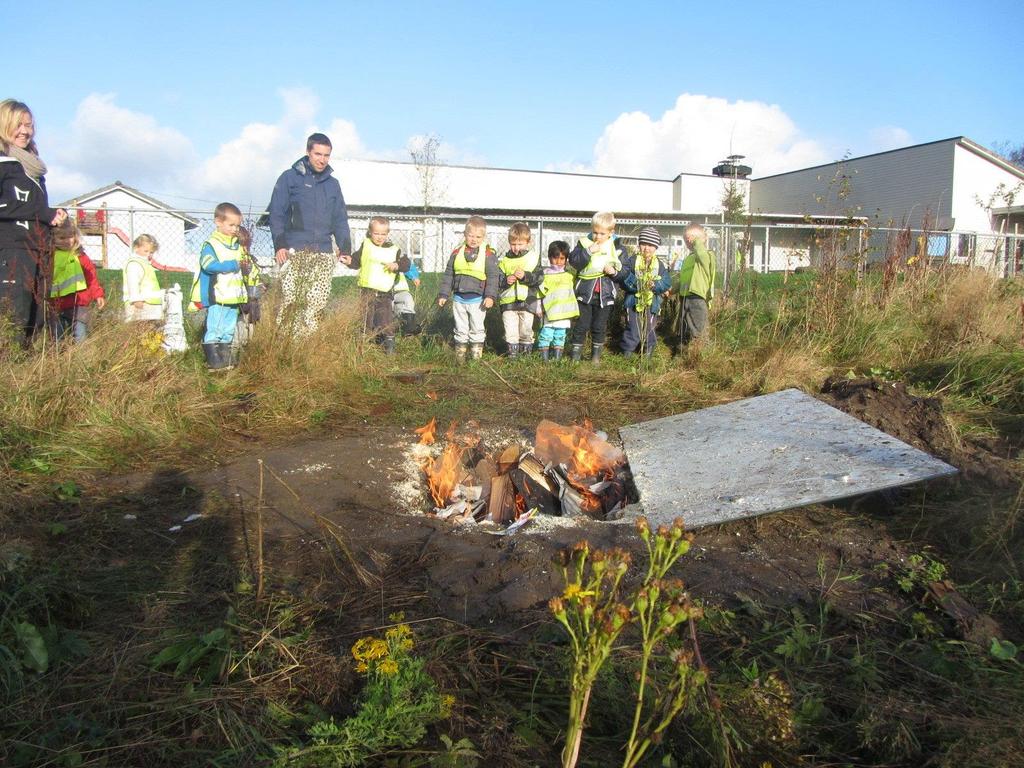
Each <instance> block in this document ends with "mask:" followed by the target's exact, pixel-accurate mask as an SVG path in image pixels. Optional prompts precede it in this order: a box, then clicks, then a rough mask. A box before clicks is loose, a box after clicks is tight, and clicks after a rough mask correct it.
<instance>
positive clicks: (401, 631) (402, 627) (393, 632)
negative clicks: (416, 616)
mask: <svg viewBox="0 0 1024 768" xmlns="http://www.w3.org/2000/svg"><path fill="white" fill-rule="evenodd" d="M411 634H412V630H411V629H409V625H408V624H399V625H398V626H397V627H392V628H391V629H389V630H388V631H387V632H385V633H384V636H385V637H386V638H387V639H388V640H401V639H402V638H404V637H408V636H409V635H411Z"/></svg>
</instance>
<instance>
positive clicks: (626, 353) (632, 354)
mask: <svg viewBox="0 0 1024 768" xmlns="http://www.w3.org/2000/svg"><path fill="white" fill-rule="evenodd" d="M635 355H636V352H631V351H626V352H623V353H622V356H623V357H624V358H626V359H627V360H628V359H629V358H631V357H633V356H635Z"/></svg>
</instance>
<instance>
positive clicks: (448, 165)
mask: <svg viewBox="0 0 1024 768" xmlns="http://www.w3.org/2000/svg"><path fill="white" fill-rule="evenodd" d="M348 161H351V162H357V163H382V164H386V165H408V166H413V167H415V166H417V165H420V164H419V163H413V162H410V161H408V160H377V159H373V158H360V157H346V158H343V159H342V160H340V161H336V162H337V163H338V164H339V165H340V164H341V163H342V162H348ZM427 165H432V166H435V167H437V168H463V169H466V170H471V171H502V172H506V173H544V174H548V175H551V176H585V177H588V178H592V179H627V180H629V181H661V182H670V181H672V179H664V178H661V179H656V178H653V177H651V176H619V175H616V174H604V173H587V172H584V171H548V170H537V169H535V168H499V167H497V166H494V165H460V164H458V163H445V162H436V163H429V164H427ZM710 175H711V174H705V173H679V174H676V176H675V178H679V177H680V176H710Z"/></svg>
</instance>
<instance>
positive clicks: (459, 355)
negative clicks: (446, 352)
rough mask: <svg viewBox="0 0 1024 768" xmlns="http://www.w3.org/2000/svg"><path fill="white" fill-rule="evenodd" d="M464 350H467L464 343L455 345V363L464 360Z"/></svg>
mask: <svg viewBox="0 0 1024 768" xmlns="http://www.w3.org/2000/svg"><path fill="white" fill-rule="evenodd" d="M466 350H467V346H466V345H465V344H456V345H455V362H457V363H464V362H466Z"/></svg>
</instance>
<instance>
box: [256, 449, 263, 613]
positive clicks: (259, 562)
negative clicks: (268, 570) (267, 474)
mask: <svg viewBox="0 0 1024 768" xmlns="http://www.w3.org/2000/svg"><path fill="white" fill-rule="evenodd" d="M256 463H257V464H259V467H260V487H259V494H258V495H257V497H256V599H257V600H262V599H263V459H257V460H256Z"/></svg>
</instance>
